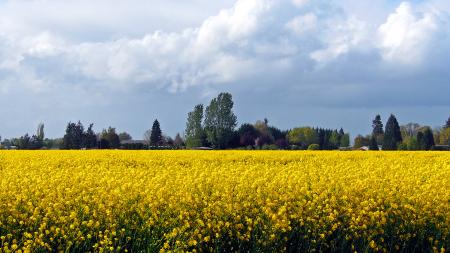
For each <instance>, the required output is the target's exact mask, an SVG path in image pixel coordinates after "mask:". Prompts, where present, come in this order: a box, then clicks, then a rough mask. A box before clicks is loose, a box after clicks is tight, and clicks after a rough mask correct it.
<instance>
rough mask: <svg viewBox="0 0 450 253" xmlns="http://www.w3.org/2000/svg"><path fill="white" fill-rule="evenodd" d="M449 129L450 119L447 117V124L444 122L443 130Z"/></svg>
mask: <svg viewBox="0 0 450 253" xmlns="http://www.w3.org/2000/svg"><path fill="white" fill-rule="evenodd" d="M445 128H450V117H448V119H447V122H445V125H444V129H445Z"/></svg>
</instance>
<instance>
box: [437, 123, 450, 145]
mask: <svg viewBox="0 0 450 253" xmlns="http://www.w3.org/2000/svg"><path fill="white" fill-rule="evenodd" d="M439 143H440V144H441V145H450V127H447V128H445V129H443V130H442V132H441V134H440V135H439Z"/></svg>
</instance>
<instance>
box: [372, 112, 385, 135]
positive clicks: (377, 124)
mask: <svg viewBox="0 0 450 253" xmlns="http://www.w3.org/2000/svg"><path fill="white" fill-rule="evenodd" d="M372 128H373V130H372V135H374V136H375V138H376V137H377V136H379V135H383V134H384V131H383V122H382V121H381V116H380V115H379V114H378V115H377V116H375V119H374V120H373V121H372Z"/></svg>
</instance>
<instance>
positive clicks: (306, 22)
mask: <svg viewBox="0 0 450 253" xmlns="http://www.w3.org/2000/svg"><path fill="white" fill-rule="evenodd" d="M316 27H317V16H316V15H315V14H314V13H307V14H305V15H301V16H297V17H295V18H293V19H292V20H291V21H289V22H288V23H287V24H286V28H288V29H289V30H291V31H292V32H294V33H296V34H298V35H303V34H304V33H305V32H308V31H312V30H314V29H315V28H316Z"/></svg>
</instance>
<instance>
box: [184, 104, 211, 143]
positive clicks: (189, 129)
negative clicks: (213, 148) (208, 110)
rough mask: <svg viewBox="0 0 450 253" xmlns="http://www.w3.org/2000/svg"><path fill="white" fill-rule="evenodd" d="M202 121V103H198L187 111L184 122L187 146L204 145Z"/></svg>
mask: <svg viewBox="0 0 450 253" xmlns="http://www.w3.org/2000/svg"><path fill="white" fill-rule="evenodd" d="M202 121H203V105H202V104H199V105H196V106H195V107H194V110H193V111H192V112H189V113H188V118H187V122H186V130H185V138H186V146H187V147H188V148H193V147H201V146H204V145H205V144H206V143H205V140H206V135H205V131H204V130H203V127H202Z"/></svg>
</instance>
